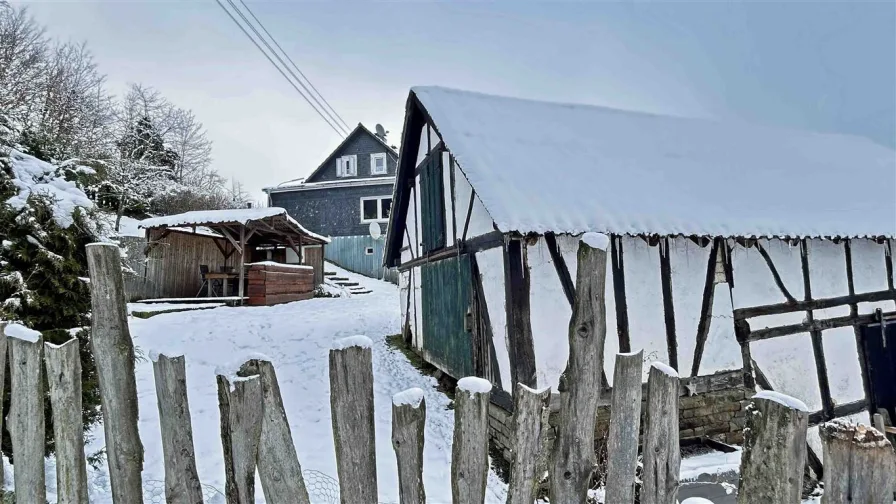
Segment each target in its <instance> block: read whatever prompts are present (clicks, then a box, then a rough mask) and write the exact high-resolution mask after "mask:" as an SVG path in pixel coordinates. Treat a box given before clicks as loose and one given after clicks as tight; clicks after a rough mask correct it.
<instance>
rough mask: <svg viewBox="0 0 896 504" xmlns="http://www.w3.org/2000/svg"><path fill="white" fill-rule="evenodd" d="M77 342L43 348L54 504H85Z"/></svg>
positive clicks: (78, 349)
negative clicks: (53, 448) (49, 408)
mask: <svg viewBox="0 0 896 504" xmlns="http://www.w3.org/2000/svg"><path fill="white" fill-rule="evenodd" d="M79 346H80V343H79V342H78V339H77V338H72V339H70V340H68V341H67V342H65V344H63V345H61V346H56V345H45V346H44V364H45V365H46V370H47V384H48V386H49V389H50V405H51V406H52V410H53V438H54V440H55V444H56V500H57V504H87V502H88V500H87V460H86V458H85V456H84V427H83V422H82V418H81V415H82V412H81V355H80V348H79Z"/></svg>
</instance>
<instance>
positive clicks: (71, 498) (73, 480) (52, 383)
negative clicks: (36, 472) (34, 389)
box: [44, 338, 176, 504]
mask: <svg viewBox="0 0 896 504" xmlns="http://www.w3.org/2000/svg"><path fill="white" fill-rule="evenodd" d="M44 364H45V365H46V370H47V375H46V376H47V384H48V385H49V389H50V405H51V406H52V411H53V440H54V442H55V446H56V500H57V502H58V504H88V502H89V501H88V497H87V461H86V460H85V457H84V427H83V422H82V417H81V415H82V414H83V412H82V411H81V354H80V347H79V342H78V339H77V338H72V339H70V340H68V341H66V342H65V343H64V344H62V345H51V344H49V343H45V344H44ZM175 504H176V503H175Z"/></svg>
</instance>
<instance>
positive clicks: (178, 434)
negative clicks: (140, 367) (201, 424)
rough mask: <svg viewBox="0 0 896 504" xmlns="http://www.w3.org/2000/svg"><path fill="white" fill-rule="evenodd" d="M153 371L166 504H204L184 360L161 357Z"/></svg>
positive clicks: (154, 364)
mask: <svg viewBox="0 0 896 504" xmlns="http://www.w3.org/2000/svg"><path fill="white" fill-rule="evenodd" d="M152 371H153V375H154V376H155V383H156V397H157V400H158V405H159V427H160V428H161V430H162V454H163V456H164V460H165V501H166V502H167V504H202V485H201V484H200V482H199V475H198V473H197V472H196V453H195V450H194V448H193V427H192V424H191V422H190V403H189V401H188V399H187V372H186V365H185V363H184V357H183V356H177V357H168V356H165V355H159V357H158V358H157V359H156V360H155V361H154V362H153V363H152Z"/></svg>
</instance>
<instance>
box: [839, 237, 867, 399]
mask: <svg viewBox="0 0 896 504" xmlns="http://www.w3.org/2000/svg"><path fill="white" fill-rule="evenodd" d="M843 252H844V256H845V259H846V287H847V290H848V292H849V295H850V296H855V294H856V284H855V275H854V273H853V265H852V240H850V239H847V240H845V241H844V243H843ZM849 314H850V315H851V316H854V317H858V315H859V305H858V303H851V304H850V305H849ZM852 329H853V337H855V339H856V350H858V352H857V353H858V357H859V370H860V372H861V375H862V390H863V392H864V394H865V399H866V400H869V401H870V400H871V397H872V395H871V382H870V379H869V376H870V374H869V372H868V356H867V355H866V354H865V351H864V347H865V343H864V338H862V328H861V326H858V325H855V326H853V328H852Z"/></svg>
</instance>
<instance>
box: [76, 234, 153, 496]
mask: <svg viewBox="0 0 896 504" xmlns="http://www.w3.org/2000/svg"><path fill="white" fill-rule="evenodd" d="M87 266H88V270H89V273H90V294H91V307H92V310H93V315H92V317H91V326H92V327H91V337H90V342H91V345H92V346H93V356H94V359H95V360H96V372H97V379H98V382H99V388H100V398H101V399H102V405H103V411H104V412H105V414H104V415H103V417H104V421H103V429H104V431H105V434H106V456H107V458H108V461H109V479H110V480H111V483H112V485H111V486H112V498H113V500H114V501H115V502H128V503H135V504H143V484H142V478H141V473H142V471H143V443H142V442H141V441H140V431H139V429H138V427H137V419H138V416H139V414H138V411H137V404H138V402H137V382H136V377H135V375H134V363H135V361H136V359H135V356H134V343H133V339H132V338H131V335H130V331H129V330H128V316H127V308H126V303H125V292H124V280H123V278H122V274H121V254H120V252H119V249H118V246H116V245H111V244H106V243H91V244H89V245H87Z"/></svg>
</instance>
